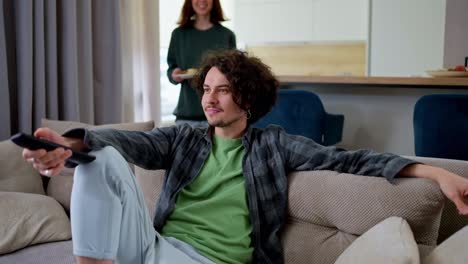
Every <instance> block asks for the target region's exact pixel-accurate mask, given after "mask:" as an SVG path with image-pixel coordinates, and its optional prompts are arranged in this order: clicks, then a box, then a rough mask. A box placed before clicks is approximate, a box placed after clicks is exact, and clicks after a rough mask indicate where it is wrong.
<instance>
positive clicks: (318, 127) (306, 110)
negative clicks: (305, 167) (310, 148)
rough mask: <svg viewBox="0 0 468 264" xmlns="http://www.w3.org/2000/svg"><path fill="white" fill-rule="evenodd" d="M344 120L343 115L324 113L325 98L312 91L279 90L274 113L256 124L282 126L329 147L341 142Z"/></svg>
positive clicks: (260, 126) (257, 125) (272, 111)
mask: <svg viewBox="0 0 468 264" xmlns="http://www.w3.org/2000/svg"><path fill="white" fill-rule="evenodd" d="M343 123H344V116H343V115H334V114H329V113H327V112H325V109H324V108H323V105H322V101H321V100H320V98H319V97H318V96H317V95H316V94H314V93H313V92H309V91H302V90H280V91H279V93H278V100H277V103H276V105H275V106H274V107H273V109H272V110H271V112H270V113H268V114H267V115H265V116H264V117H262V118H261V119H259V120H258V121H257V122H256V123H255V124H253V126H254V127H257V128H265V127H267V126H268V125H270V124H275V125H279V126H281V127H283V128H284V130H285V131H286V132H288V133H289V134H294V135H301V136H305V137H308V138H311V139H313V140H314V141H315V142H317V143H319V144H322V145H325V146H328V145H333V144H336V143H338V142H340V141H341V138H342V134H343Z"/></svg>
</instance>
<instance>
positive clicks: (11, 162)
mask: <svg viewBox="0 0 468 264" xmlns="http://www.w3.org/2000/svg"><path fill="white" fill-rule="evenodd" d="M22 151H23V149H22V148H20V147H18V146H16V145H15V144H13V142H11V141H10V140H5V141H2V142H0V168H2V172H1V173H0V191H4V192H25V193H37V194H44V187H43V185H42V180H41V175H40V174H39V173H38V172H37V171H35V170H34V169H33V168H32V166H31V164H29V163H28V162H26V161H25V160H24V159H23V157H22Z"/></svg>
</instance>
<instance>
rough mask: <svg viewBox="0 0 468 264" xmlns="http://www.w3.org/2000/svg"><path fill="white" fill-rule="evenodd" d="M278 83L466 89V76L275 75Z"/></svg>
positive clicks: (467, 80)
mask: <svg viewBox="0 0 468 264" xmlns="http://www.w3.org/2000/svg"><path fill="white" fill-rule="evenodd" d="M277 77H278V79H279V81H280V83H281V84H284V85H289V84H349V85H359V86H385V87H389V86H392V87H393V86H396V87H406V88H408V87H410V88H411V87H413V88H420V87H426V88H427V87H434V88H436V87H437V88H441V87H444V86H446V87H447V88H451V89H468V78H466V77H462V78H433V77H354V76H299V75H296V76H295V75H287V76H286V75H283V76H277Z"/></svg>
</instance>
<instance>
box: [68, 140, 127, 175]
mask: <svg viewBox="0 0 468 264" xmlns="http://www.w3.org/2000/svg"><path fill="white" fill-rule="evenodd" d="M90 154H92V155H94V156H96V159H95V160H94V161H92V162H90V163H85V164H81V165H79V166H77V167H76V169H75V180H80V179H81V180H83V181H85V182H94V183H98V182H101V183H103V182H107V181H109V176H115V175H116V174H119V173H127V170H126V168H128V165H127V162H126V161H125V159H124V158H123V156H122V155H121V154H120V153H119V152H118V151H117V150H116V149H115V148H114V147H111V146H107V147H104V148H102V149H100V150H96V151H92V152H91V153H90Z"/></svg>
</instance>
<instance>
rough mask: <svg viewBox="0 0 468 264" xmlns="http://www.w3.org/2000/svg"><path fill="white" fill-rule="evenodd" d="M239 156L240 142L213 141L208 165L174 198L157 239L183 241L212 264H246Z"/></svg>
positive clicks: (246, 215) (247, 222) (247, 249)
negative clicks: (171, 208) (170, 238)
mask: <svg viewBox="0 0 468 264" xmlns="http://www.w3.org/2000/svg"><path fill="white" fill-rule="evenodd" d="M243 157H244V147H243V145H242V141H241V139H222V138H218V137H213V148H212V151H211V153H210V156H209V157H208V160H207V161H206V163H205V165H204V167H203V168H202V170H201V172H200V174H199V175H198V177H197V178H196V179H195V180H194V181H193V182H192V183H191V184H189V185H188V186H186V187H185V188H184V189H183V190H182V191H181V192H180V193H179V195H178V197H177V201H176V206H175V209H174V211H173V212H172V214H171V215H170V216H169V218H168V220H167V221H166V223H165V225H164V227H163V230H162V235H163V236H168V237H175V238H177V239H179V240H182V241H185V242H187V243H188V244H190V245H192V246H193V247H194V248H195V249H197V250H198V252H200V253H201V254H203V255H204V256H206V257H207V258H209V259H211V260H212V261H214V262H216V263H250V262H251V260H252V254H253V247H252V245H251V241H250V234H251V232H252V226H251V223H250V217H249V210H248V206H247V194H246V190H245V180H244V177H243V174H242V159H243Z"/></svg>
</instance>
